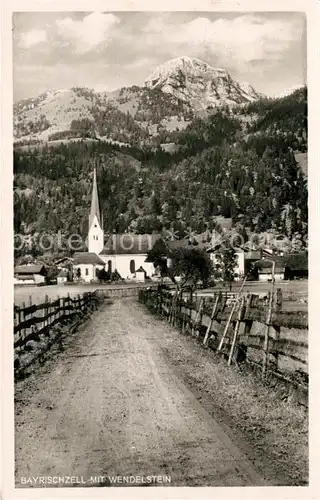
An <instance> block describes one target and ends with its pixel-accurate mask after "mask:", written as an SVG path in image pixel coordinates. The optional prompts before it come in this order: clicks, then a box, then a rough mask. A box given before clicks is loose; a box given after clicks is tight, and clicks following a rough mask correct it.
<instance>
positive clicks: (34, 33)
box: [19, 29, 47, 49]
mask: <svg viewBox="0 0 320 500" xmlns="http://www.w3.org/2000/svg"><path fill="white" fill-rule="evenodd" d="M46 41H47V32H46V31H45V30H38V29H33V30H30V31H27V32H26V33H23V34H22V35H21V37H20V43H19V45H20V46H22V47H24V48H25V49H29V48H30V47H33V46H34V45H38V44H39V43H42V42H46Z"/></svg>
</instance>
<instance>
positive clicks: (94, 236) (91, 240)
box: [88, 169, 104, 254]
mask: <svg viewBox="0 0 320 500" xmlns="http://www.w3.org/2000/svg"><path fill="white" fill-rule="evenodd" d="M103 247H104V235H103V223H102V217H101V214H100V209H99V198H98V186H97V174H96V169H94V171H93V185H92V198H91V209H90V215H89V232H88V250H89V252H94V253H96V254H99V253H100V252H101V251H102V250H103Z"/></svg>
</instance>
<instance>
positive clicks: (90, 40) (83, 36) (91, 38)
mask: <svg viewBox="0 0 320 500" xmlns="http://www.w3.org/2000/svg"><path fill="white" fill-rule="evenodd" d="M119 22H120V20H119V18H118V17H116V16H115V15H114V14H103V13H101V12H93V13H91V14H89V15H88V16H86V17H84V18H83V19H82V20H74V19H72V18H71V17H65V18H63V19H58V20H57V21H56V23H55V24H56V30H57V34H58V36H59V37H60V38H61V39H62V40H63V41H64V42H65V43H67V44H68V43H72V44H73V45H74V46H75V49H76V51H77V52H79V53H85V52H89V51H90V50H92V49H93V48H95V47H97V46H98V45H99V44H101V43H102V42H106V40H108V39H109V38H110V34H111V30H112V28H113V27H114V26H115V25H117V24H118V23H119Z"/></svg>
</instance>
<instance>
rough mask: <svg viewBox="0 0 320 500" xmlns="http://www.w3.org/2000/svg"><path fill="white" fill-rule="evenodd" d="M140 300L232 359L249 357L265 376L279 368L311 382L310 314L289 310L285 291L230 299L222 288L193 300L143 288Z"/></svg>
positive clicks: (293, 378)
mask: <svg viewBox="0 0 320 500" xmlns="http://www.w3.org/2000/svg"><path fill="white" fill-rule="evenodd" d="M233 299H234V297H233ZM139 300H140V302H142V303H144V304H145V305H146V306H147V307H148V308H149V309H151V310H152V311H154V312H156V313H158V314H160V315H161V316H163V317H165V318H166V319H167V320H168V321H169V322H170V323H171V324H172V325H174V326H177V327H179V328H180V329H181V331H182V332H190V333H191V335H193V336H195V337H198V339H199V340H200V341H201V342H202V343H203V344H204V346H205V347H211V348H212V349H213V350H215V351H217V352H221V353H222V354H224V355H225V357H227V358H228V362H229V364H231V363H232V362H235V363H239V362H241V361H247V362H250V363H252V364H253V365H256V366H258V367H259V368H260V369H261V371H262V374H263V375H264V376H265V375H266V374H267V373H270V374H271V373H273V374H275V375H277V376H279V377H280V378H281V377H282V378H286V377H289V379H290V381H292V382H297V383H298V385H299V384H300V383H301V384H302V385H304V386H306V385H307V382H308V314H307V312H306V311H292V312H290V311H283V310H282V296H281V293H279V291H276V293H275V296H274V298H273V300H270V293H269V296H268V298H267V300H266V299H265V298H264V299H261V298H259V296H258V295H254V294H246V295H244V296H238V298H236V299H235V300H232V301H231V303H230V301H229V300H228V296H227V294H223V293H221V292H217V293H215V294H213V295H212V296H211V297H198V299H197V300H196V301H194V302H190V301H188V300H187V299H186V298H184V297H181V295H177V294H175V295H173V294H172V293H170V292H169V291H164V290H160V289H159V290H157V291H155V290H141V291H140V293H139ZM273 304H274V305H273ZM270 307H271V308H270Z"/></svg>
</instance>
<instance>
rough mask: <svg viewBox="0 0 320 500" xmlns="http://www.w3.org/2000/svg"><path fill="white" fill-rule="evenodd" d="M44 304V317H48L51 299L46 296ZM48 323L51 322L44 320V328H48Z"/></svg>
mask: <svg viewBox="0 0 320 500" xmlns="http://www.w3.org/2000/svg"><path fill="white" fill-rule="evenodd" d="M44 303H45V308H44V315H45V316H48V310H49V297H48V295H45V298H44ZM48 323H49V320H48V319H45V320H44V326H48Z"/></svg>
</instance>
